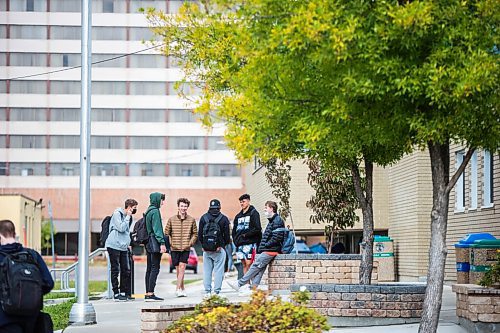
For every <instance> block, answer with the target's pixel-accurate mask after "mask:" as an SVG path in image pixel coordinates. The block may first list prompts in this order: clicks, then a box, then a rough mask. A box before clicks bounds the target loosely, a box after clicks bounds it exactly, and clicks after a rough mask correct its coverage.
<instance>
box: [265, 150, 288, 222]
mask: <svg viewBox="0 0 500 333" xmlns="http://www.w3.org/2000/svg"><path fill="white" fill-rule="evenodd" d="M261 163H262V166H264V168H266V172H265V177H266V180H267V183H268V184H269V185H270V186H271V192H272V194H273V195H274V196H275V197H276V199H278V201H279V203H280V208H279V214H280V215H281V217H282V218H283V219H285V220H286V219H287V218H288V216H290V218H291V215H292V212H291V210H290V181H291V180H292V177H290V165H288V164H287V163H286V162H285V161H282V160H277V159H275V158H273V159H270V160H268V161H261ZM292 224H293V222H292Z"/></svg>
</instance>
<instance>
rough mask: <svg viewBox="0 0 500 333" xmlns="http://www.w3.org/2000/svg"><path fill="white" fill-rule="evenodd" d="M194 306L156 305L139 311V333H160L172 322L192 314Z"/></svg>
mask: <svg viewBox="0 0 500 333" xmlns="http://www.w3.org/2000/svg"><path fill="white" fill-rule="evenodd" d="M195 306H196V305H195V304H186V305H157V306H151V307H149V308H143V309H141V333H160V332H161V331H163V330H164V329H165V328H167V326H169V325H170V324H171V323H172V322H174V321H176V320H178V319H179V318H181V317H182V316H184V315H186V314H189V313H192V312H193V311H194V307H195Z"/></svg>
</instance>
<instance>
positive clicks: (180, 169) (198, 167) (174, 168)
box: [169, 164, 203, 177]
mask: <svg viewBox="0 0 500 333" xmlns="http://www.w3.org/2000/svg"><path fill="white" fill-rule="evenodd" d="M169 168H170V172H169V175H171V176H174V177H200V176H202V175H203V165H202V164H170V165H169Z"/></svg>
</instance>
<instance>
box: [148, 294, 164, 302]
mask: <svg viewBox="0 0 500 333" xmlns="http://www.w3.org/2000/svg"><path fill="white" fill-rule="evenodd" d="M144 300H145V301H146V302H161V301H163V298H161V297H158V296H156V295H155V294H153V295H146V296H144Z"/></svg>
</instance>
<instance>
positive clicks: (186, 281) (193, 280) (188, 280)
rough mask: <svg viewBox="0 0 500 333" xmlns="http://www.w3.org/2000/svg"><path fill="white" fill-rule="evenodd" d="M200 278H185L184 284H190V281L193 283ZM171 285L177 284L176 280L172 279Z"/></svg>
mask: <svg viewBox="0 0 500 333" xmlns="http://www.w3.org/2000/svg"><path fill="white" fill-rule="evenodd" d="M201 280H202V279H186V280H184V284H191V283H195V282H198V281H201ZM171 283H172V284H173V285H176V284H177V281H175V280H174V281H172V282H171Z"/></svg>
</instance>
